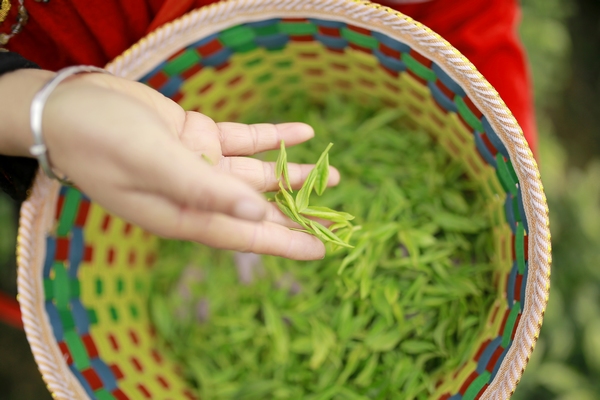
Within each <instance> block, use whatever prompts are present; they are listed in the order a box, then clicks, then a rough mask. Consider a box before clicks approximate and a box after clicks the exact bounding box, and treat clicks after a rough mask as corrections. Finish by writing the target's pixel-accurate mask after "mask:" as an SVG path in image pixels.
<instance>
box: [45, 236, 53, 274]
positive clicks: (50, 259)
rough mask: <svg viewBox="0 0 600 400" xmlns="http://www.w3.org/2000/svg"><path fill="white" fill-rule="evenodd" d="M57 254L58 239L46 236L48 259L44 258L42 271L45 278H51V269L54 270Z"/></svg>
mask: <svg viewBox="0 0 600 400" xmlns="http://www.w3.org/2000/svg"><path fill="white" fill-rule="evenodd" d="M55 256H56V239H55V238H53V237H52V236H46V259H45V260H44V271H43V273H42V274H43V277H44V278H45V279H49V278H50V271H52V265H53V264H54V257H55Z"/></svg>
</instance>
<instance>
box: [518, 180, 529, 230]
mask: <svg viewBox="0 0 600 400" xmlns="http://www.w3.org/2000/svg"><path fill="white" fill-rule="evenodd" d="M517 204H518V205H519V214H521V221H522V222H523V228H525V232H526V233H527V234H529V224H528V223H527V215H526V214H525V207H523V194H522V193H521V185H519V187H518V190H517Z"/></svg>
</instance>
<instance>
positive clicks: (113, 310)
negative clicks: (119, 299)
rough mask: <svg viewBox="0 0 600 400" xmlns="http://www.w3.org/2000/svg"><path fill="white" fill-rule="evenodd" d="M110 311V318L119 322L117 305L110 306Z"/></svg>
mask: <svg viewBox="0 0 600 400" xmlns="http://www.w3.org/2000/svg"><path fill="white" fill-rule="evenodd" d="M108 312H109V313H110V318H111V319H112V320H113V321H115V322H117V321H118V320H119V313H118V312H117V308H116V307H115V306H110V307H108Z"/></svg>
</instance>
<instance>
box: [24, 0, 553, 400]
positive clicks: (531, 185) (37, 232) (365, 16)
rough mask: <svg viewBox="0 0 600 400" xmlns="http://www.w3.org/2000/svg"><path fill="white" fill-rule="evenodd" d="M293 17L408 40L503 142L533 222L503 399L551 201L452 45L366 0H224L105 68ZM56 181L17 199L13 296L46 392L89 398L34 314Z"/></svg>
mask: <svg viewBox="0 0 600 400" xmlns="http://www.w3.org/2000/svg"><path fill="white" fill-rule="evenodd" d="M294 16H296V17H298V16H302V17H303V18H306V17H309V18H323V19H331V20H337V21H344V22H348V23H351V24H354V25H356V26H360V27H363V28H366V29H370V30H373V31H378V32H380V33H383V34H387V35H389V36H390V37H392V38H397V39H401V40H402V41H403V42H406V43H407V44H409V45H410V46H411V47H413V48H414V49H416V50H417V51H419V52H421V53H422V54H424V55H426V56H427V57H428V58H430V59H431V60H432V61H434V62H435V63H436V64H437V65H439V66H440V67H441V68H442V69H443V70H444V72H446V73H447V74H448V75H449V76H450V77H452V78H453V79H455V80H456V81H457V82H458V83H459V84H460V85H461V87H462V88H463V89H464V90H465V92H466V93H467V94H468V95H469V97H470V98H471V99H472V101H473V103H474V104H475V105H476V106H477V107H478V108H479V109H480V110H481V111H482V112H483V114H484V115H485V116H486V117H487V118H488V120H489V122H490V124H491V125H492V127H493V129H494V131H495V132H496V133H497V135H498V137H499V138H500V140H501V141H502V142H503V143H504V145H505V146H506V149H507V150H508V152H509V155H510V158H511V160H513V165H514V166H515V172H516V173H517V176H518V178H519V182H520V184H521V185H522V189H523V190H522V194H523V205H524V208H525V213H526V215H527V219H528V221H529V235H528V236H529V238H530V241H531V242H530V246H529V268H530V276H529V279H528V284H527V288H526V293H527V298H528V299H530V301H528V302H527V303H528V304H526V307H525V309H524V311H523V315H522V319H521V322H520V324H519V326H518V329H517V331H516V333H515V338H514V342H513V344H514V345H513V346H511V347H510V349H509V351H508V353H507V354H506V357H505V359H504V361H503V362H502V365H501V367H500V369H499V371H498V373H497V375H496V377H495V378H494V380H493V381H492V382H491V383H490V385H489V387H488V388H487V389H486V391H485V392H484V394H483V395H482V397H481V399H499V400H503V399H508V398H509V397H510V396H511V395H512V393H513V392H514V390H515V388H516V385H517V383H518V382H519V380H520V378H521V376H522V374H523V372H524V369H525V366H526V365H527V362H528V360H529V358H530V356H531V353H532V352H533V349H534V347H535V344H536V342H537V338H538V336H539V332H540V329H541V324H542V319H543V314H544V311H545V308H546V304H547V301H548V292H549V287H550V264H551V244H550V231H549V218H548V207H547V203H546V196H545V194H544V191H543V186H542V182H541V179H540V174H539V170H538V168H537V163H536V161H535V159H534V157H533V154H532V152H531V150H530V149H529V146H528V144H527V142H526V140H525V137H524V136H523V133H522V130H521V128H520V127H519V125H518V124H517V121H516V120H515V118H514V116H513V115H512V113H511V112H510V110H509V109H508V108H507V106H506V105H505V103H504V102H503V101H502V99H501V98H500V96H499V94H498V93H497V91H496V90H495V89H494V88H493V87H492V86H491V85H490V84H489V83H488V81H487V80H486V79H485V78H484V77H483V76H482V75H481V73H479V72H478V71H477V70H476V68H475V67H474V66H473V64H472V63H471V62H470V61H468V60H467V59H466V58H465V57H464V56H463V55H462V54H461V53H460V52H458V50H456V49H455V48H454V47H453V46H452V45H450V43H448V42H447V41H446V40H444V39H443V38H442V37H441V36H439V35H438V34H436V33H435V32H433V31H432V30H430V29H429V28H427V27H426V26H424V25H422V24H420V23H419V22H417V21H415V20H413V19H412V18H410V17H408V16H406V15H404V14H402V13H400V12H398V11H395V10H393V9H391V8H388V7H385V6H381V5H379V4H375V3H371V2H369V1H366V0H227V1H224V2H218V3H213V4H211V5H209V6H205V7H202V8H199V9H196V10H194V11H192V12H190V13H188V14H186V15H184V16H182V17H181V18H179V19H177V20H175V21H173V22H170V23H167V24H165V25H163V26H162V27H160V28H158V29H157V30H155V31H154V32H152V33H150V34H149V35H148V36H146V37H144V38H142V39H141V40H140V41H139V42H137V43H136V44H134V45H133V46H132V47H130V48H129V49H128V50H126V51H125V52H124V53H123V54H122V55H120V56H118V57H117V58H115V59H114V60H113V61H112V62H110V63H109V64H107V66H106V67H105V68H106V69H107V70H108V71H110V72H112V73H113V74H115V75H117V76H121V77H126V78H130V79H136V78H139V77H141V76H142V75H143V72H144V71H145V72H147V71H148V70H150V69H151V68H152V67H153V66H154V65H155V63H156V62H157V61H161V60H164V59H165V58H166V57H168V56H169V55H171V54H173V53H174V52H175V51H177V50H178V49H179V48H180V46H182V45H186V44H189V43H191V42H193V38H197V37H198V35H200V36H204V35H205V33H204V32H206V35H208V34H210V33H214V32H218V31H220V30H222V28H224V27H229V26H231V25H233V24H236V23H246V22H250V21H255V20H264V19H268V18H270V17H278V18H282V17H283V18H286V17H294ZM174 44H177V45H178V46H179V47H176V46H175V47H174V46H173V45H174ZM58 187H59V185H58V184H57V183H56V182H52V181H50V180H49V179H48V178H46V177H45V176H43V175H42V174H38V176H37V178H36V180H35V183H34V186H33V189H32V194H31V196H30V198H29V199H28V200H27V201H26V202H25V203H23V206H22V209H21V217H20V224H19V233H18V249H17V264H18V270H19V271H18V291H19V296H18V299H19V302H20V305H21V310H22V313H23V323H24V326H25V331H26V334H27V338H28V340H29V343H30V346H31V348H32V351H33V354H34V358H35V360H36V363H37V365H38V368H39V369H40V371H41V373H42V377H43V379H44V381H45V382H46V385H47V387H48V389H49V390H50V392H51V393H52V394H53V395H54V397H56V398H57V399H74V398H84V399H85V398H87V395H86V394H85V391H84V390H83V388H82V387H81V385H80V384H79V382H77V381H76V378H75V377H74V376H73V375H72V374H71V373H70V371H69V370H68V368H67V367H66V365H62V366H61V364H65V363H64V362H63V361H64V360H63V358H62V356H60V354H61V353H60V351H59V349H58V345H57V344H56V341H55V340H54V336H53V334H52V331H51V329H49V321H48V320H47V317H46V316H43V315H40V314H44V312H43V310H42V311H38V308H39V304H43V301H44V298H43V290H41V288H42V285H41V282H40V274H39V273H37V272H38V271H39V270H40V268H41V264H43V260H41V258H42V257H41V255H40V253H41V252H39V251H38V252H36V249H40V248H41V247H40V246H43V245H44V244H43V239H44V238H43V235H44V232H45V230H44V228H45V227H46V226H47V225H48V221H47V219H48V214H52V212H50V211H48V210H49V203H52V201H49V200H48V199H49V196H50V197H52V194H54V195H55V196H56V193H57V191H58ZM55 196H54V197H55ZM40 219H41V221H40ZM44 221H45V223H44ZM42 255H43V253H42ZM36 288H37V290H36ZM57 357H58V358H57ZM73 393H76V394H77V395H76V396H74V395H73Z"/></svg>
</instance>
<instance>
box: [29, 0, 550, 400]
mask: <svg viewBox="0 0 600 400" xmlns="http://www.w3.org/2000/svg"><path fill="white" fill-rule="evenodd" d="M107 69H108V70H109V71H111V72H112V73H114V74H116V75H119V76H122V77H126V78H129V79H133V80H140V81H142V82H145V83H146V84H148V85H150V86H151V87H153V88H155V89H156V90H158V91H160V92H162V93H163V94H164V95H166V96H168V97H170V98H172V99H173V100H175V101H177V102H179V104H181V105H182V106H183V107H184V108H185V109H188V110H197V111H200V112H203V113H205V114H207V115H209V116H211V117H212V118H214V119H216V120H221V121H223V120H236V119H239V118H240V117H242V116H244V113H245V112H247V111H248V110H250V109H251V108H253V107H256V106H257V105H261V104H267V103H268V102H271V101H282V99H285V96H286V95H290V94H292V93H295V92H297V91H298V90H304V91H305V92H307V93H309V95H310V96H312V97H313V98H315V99H319V98H320V97H323V96H324V95H325V94H326V93H330V92H334V93H339V94H343V95H346V96H348V97H350V98H354V99H357V100H360V99H361V98H375V99H377V100H380V101H381V102H382V103H383V104H386V105H388V106H391V107H400V108H402V109H405V110H407V111H408V113H409V115H410V118H411V119H412V121H413V122H414V123H415V124H416V125H418V126H419V127H421V128H422V129H425V130H427V131H429V132H430V133H432V134H433V135H434V136H435V137H436V138H437V142H438V143H439V144H440V145H442V146H444V147H445V148H446V149H447V150H448V152H449V153H450V154H452V155H453V156H455V157H456V158H457V159H459V160H461V161H462V162H463V163H464V166H465V169H466V171H467V173H468V175H469V178H470V179H472V180H473V181H476V182H478V183H479V184H480V187H481V189H482V191H483V192H484V193H485V194H486V196H487V198H488V199H489V203H488V206H489V213H490V215H491V216H492V218H491V219H492V220H493V224H494V228H493V229H494V237H495V243H496V252H495V260H494V262H495V263H496V264H497V266H498V271H497V274H496V281H497V285H498V288H499V290H498V292H499V298H498V299H497V300H496V302H495V303H494V305H493V307H492V309H490V311H489V317H488V321H487V324H486V326H485V329H484V331H483V333H482V335H481V336H480V337H479V339H478V342H477V344H476V346H475V351H474V353H473V354H472V355H471V357H470V359H469V361H468V362H467V363H465V364H464V365H462V366H461V367H460V368H459V369H458V370H457V371H455V372H454V374H452V375H451V376H447V377H446V378H445V379H444V380H443V381H442V382H439V386H438V388H437V393H436V394H435V396H433V398H434V399H439V400H448V399H451V400H461V399H462V400H471V399H478V398H481V399H500V400H506V399H507V398H509V397H510V396H511V394H512V393H513V391H514V390H515V386H516V385H517V382H518V381H519V379H520V377H521V375H522V373H523V370H524V368H525V365H526V364H527V361H528V359H529V357H530V355H531V352H532V350H533V347H534V345H535V342H536V339H537V337H538V333H539V330H540V326H541V323H542V317H543V313H544V309H545V306H546V302H547V298H548V289H549V275H550V261H551V256H550V233H549V229H548V213H547V206H546V199H545V196H544V192H543V189H542V184H541V182H540V178H539V172H538V169H537V166H536V163H535V161H534V159H533V156H532V153H531V151H530V150H529V148H528V146H527V143H526V142H525V139H524V137H523V135H522V132H521V129H520V128H519V126H518V125H517V123H516V121H515V119H514V118H513V116H512V115H511V113H510V112H509V110H508V109H507V108H506V106H505V105H504V103H503V102H502V100H501V99H500V98H499V96H498V94H497V93H496V91H495V90H494V89H493V88H492V87H491V86H490V84H489V83H488V82H487V81H486V80H485V79H484V78H483V77H482V76H481V74H479V73H478V72H477V71H476V70H475V68H474V67H473V65H472V64H471V63H469V61H467V60H466V59H465V58H464V57H463V56H462V55H461V54H460V53H459V52H458V51H457V50H455V49H454V48H453V47H452V46H451V45H450V44H449V43H448V42H446V41H444V40H443V39H442V38H440V37H439V36H438V35H436V34H435V33H433V32H432V31H430V30H429V29H427V28H426V27H424V26H422V25H420V24H419V23H417V22H415V21H413V20H412V19H410V18H408V17H406V16H404V15H402V14H400V13H397V12H395V11H393V10H391V9H388V8H385V7H382V6H378V5H376V4H372V3H369V2H366V1H352V0H232V1H228V2H221V3H217V4H215V5H212V6H210V7H207V8H203V9H200V10H197V11H195V12H193V13H191V14H188V15H186V16H185V17H183V18H181V19H180V20H177V21H176V22H173V23H171V24H168V25H166V26H164V27H162V28H161V29H159V30H158V31H156V32H155V33H153V34H151V35H150V36H149V37H147V38H145V39H143V40H142V41H140V42H139V43H138V44H136V45H135V46H133V47H132V48H131V49H130V50H128V51H126V52H125V53H124V54H123V55H122V56H120V57H119V58H117V59H116V60H115V61H113V62H112V63H110V64H109V65H108V66H107ZM156 245H157V239H156V238H155V237H153V236H152V235H150V234H148V233H146V232H143V231H142V230H141V229H139V228H137V227H135V226H132V225H130V224H128V223H126V222H124V221H122V220H121V219H119V218H117V217H115V216H113V215H110V214H109V213H107V212H106V211H105V210H103V209H102V208H101V207H100V206H98V205H97V204H95V203H94V202H93V201H92V200H90V199H89V198H88V197H86V196H85V194H83V193H81V192H80V191H78V190H76V189H74V188H69V187H61V186H60V185H59V184H58V183H57V182H55V181H51V180H49V179H47V178H46V177H44V176H42V175H41V174H40V175H39V176H38V178H37V180H36V183H35V186H34V188H33V191H32V195H31V198H30V199H29V200H28V201H27V202H26V203H25V204H24V205H23V208H22V214H21V223H20V230H19V248H18V263H19V301H20V303H21V310H22V312H23V320H24V324H25V329H26V332H27V337H28V339H29V342H30V344H31V347H32V350H33V353H34V356H35V359H36V361H37V364H38V366H39V368H40V370H41V372H42V374H43V377H44V380H45V381H46V383H47V385H48V388H49V390H50V391H51V392H52V393H53V394H54V396H55V398H57V399H97V400H109V399H111V400H113V399H117V400H124V399H132V400H133V399H146V398H148V399H150V398H152V399H194V398H195V397H194V395H193V393H192V392H191V391H190V389H189V388H188V387H187V383H186V382H185V381H184V380H183V379H182V378H181V376H180V374H179V373H178V368H177V366H176V365H175V363H174V362H173V361H172V360H171V358H170V356H169V354H168V352H165V351H164V350H161V349H160V348H159V346H158V340H156V337H155V335H154V332H153V329H152V326H151V323H150V321H149V317H148V312H147V308H146V301H147V297H148V291H149V275H150V274H148V269H150V268H152V267H153V263H154V260H155V258H156Z"/></svg>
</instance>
